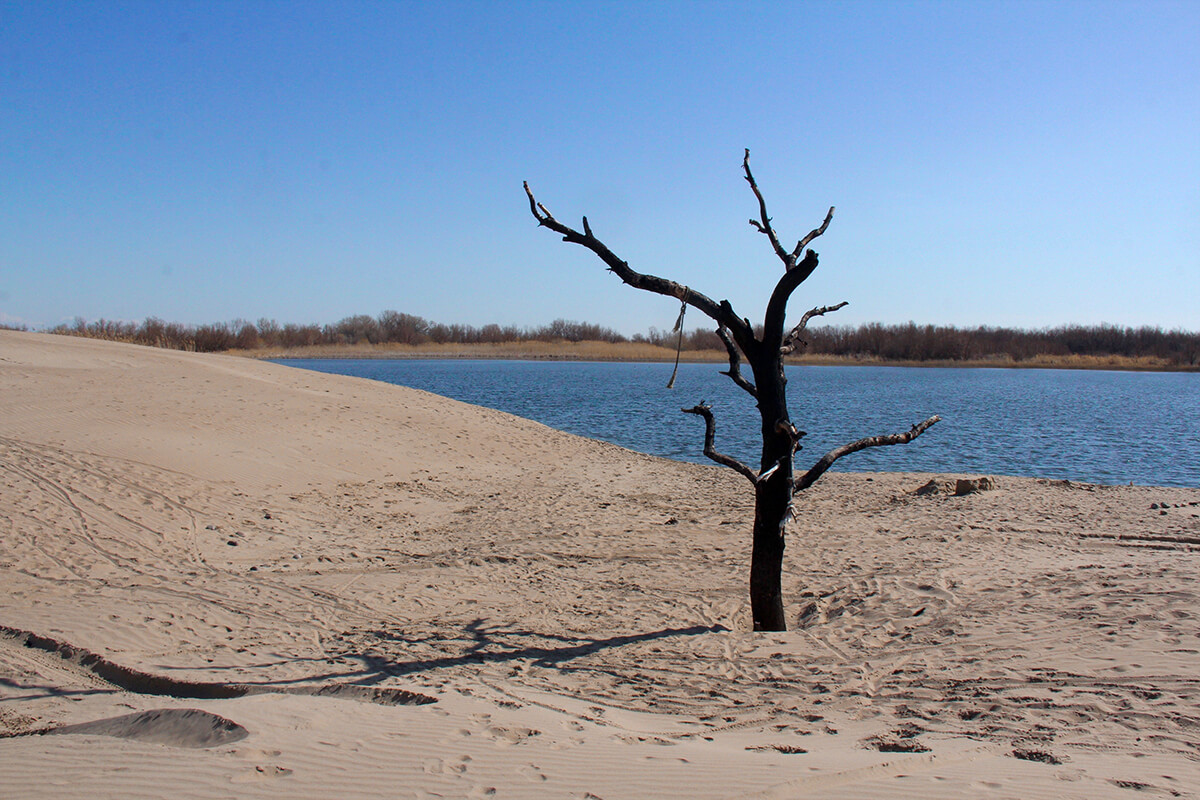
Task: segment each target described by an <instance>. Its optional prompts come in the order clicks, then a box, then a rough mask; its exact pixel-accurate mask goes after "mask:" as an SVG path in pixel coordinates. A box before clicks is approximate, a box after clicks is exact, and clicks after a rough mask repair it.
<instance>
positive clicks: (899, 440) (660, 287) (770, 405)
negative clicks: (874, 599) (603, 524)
mask: <svg viewBox="0 0 1200 800" xmlns="http://www.w3.org/2000/svg"><path fill="white" fill-rule="evenodd" d="M742 170H743V172H744V173H745V174H744V177H745V179H746V182H747V183H749V184H750V188H751V190H752V191H753V192H754V196H755V198H756V199H757V200H758V218H757V219H751V220H750V224H751V225H752V226H753V227H754V228H755V230H757V231H758V232H759V233H761V234H763V235H764V236H766V237H767V239H768V240H769V241H770V243H771V247H772V249H773V250H774V251H775V255H776V256H778V257H779V260H780V261H782V262H783V267H784V271H783V275H782V277H780V279H779V283H777V284H776V286H775V290H774V291H773V292H772V293H771V299H770V300H769V301H768V303H767V310H766V314H765V316H764V318H763V326H762V334H761V336H756V335H755V332H754V327H753V326H752V325H751V324H750V320H749V319H746V318H743V317H740V316H738V314H737V313H735V312H734V310H733V307H732V306H731V305H730V303H729V301H728V300H722V301H721V302H719V303H718V302H717V301H715V300H713V299H711V298H710V297H708V296H707V295H704V294H701V293H700V292H697V291H696V290H695V289H692V288H691V287H688V286H684V285H682V284H679V283H676V282H674V281H671V280H667V279H665V278H660V277H657V276H655V275H646V274H643V273H640V272H636V271H634V270H633V269H632V268H630V266H629V264H627V263H626V262H624V261H622V260H621V259H620V258H618V257H617V256H616V255H615V254H614V253H613V252H612V250H609V249H608V246H607V245H605V244H604V242H602V241H600V240H599V239H598V238H596V236H595V235H594V234H593V233H592V228H591V226H590V225H589V224H588V219H587V217H584V218H583V232H582V233H581V232H580V231H577V230H575V229H574V228H571V227H568V226H566V225H564V224H563V223H561V222H559V221H558V220H557V219H555V218H554V215H553V214H551V213H550V212H549V211H548V210H547V209H546V207H545V206H544V205H542V204H541V203H539V202H538V201H537V200H536V199H534V196H533V192H532V191H530V189H529V184H528V183H526V184H525V194H526V195H527V196H528V197H529V209H530V211H531V212H532V213H533V216H534V218H535V219H536V220H537V221H538V225H540V226H542V227H544V228H549V229H550V230H552V231H554V232H555V233H558V234H560V235H561V236H562V237H563V241H565V242H571V243H572V244H578V245H582V246H584V247H586V248H587V249H588V250H591V251H592V252H593V253H595V254H596V255H597V256H599V257H600V260H602V261H603V262H604V263H605V264H606V265H607V266H608V268H609V269H610V270H612V271H613V272H615V273H616V274H617V277H619V278H620V279H621V280H622V281H624V282H625V283H627V284H629V285H630V286H632V287H634V288H635V289H642V290H644V291H647V292H654V293H656V294H661V295H666V296H668V297H674V298H676V299H677V300H679V301H680V302H681V303H684V304H686V305H688V306H691V307H692V308H695V309H696V310H698V311H700V312H701V313H703V314H705V315H706V316H708V317H709V318H711V319H712V320H713V321H714V322H716V324H717V334H718V335H719V336H720V337H721V341H722V342H724V343H725V349H726V350H727V351H728V353H729V369H728V371H726V372H723V373H722V374H723V375H727V376H729V378H730V379H732V380H733V382H734V383H735V384H737V385H738V386H739V387H741V389H742V390H744V391H745V392H746V393H747V394H749V395H750V396H751V397H753V398H754V399H755V400H756V401H757V404H758V411H759V414H760V416H761V417H762V457H761V459H760V463H759V468H758V470H754V469H752V468H751V467H750V466H748V465H747V464H744V463H742V462H741V461H738V460H737V459H736V458H733V457H731V456H728V455H725V454H722V453H720V452H718V451H717V450H716V449H715V446H714V435H715V431H716V422H715V420H714V419H713V413H712V409H711V408H710V407H708V406H706V405H704V404H703V403H701V404H700V405H697V406H695V407H693V408H685V409H683V411H684V412H686V413H688V414H696V415H698V416H700V417H702V418H703V419H704V424H705V433H704V454H705V455H706V456H708V457H709V458H710V459H712V460H713V461H716V462H717V463H718V464H722V465H724V466H726V467H729V468H730V469H733V470H735V471H736V472H738V473H740V474H741V475H743V476H744V477H745V478H746V479H747V480H749V481H750V482H751V483H752V484H753V485H754V538H753V550H752V554H751V558H750V609H751V614H752V616H753V619H754V630H756V631H782V630H786V627H787V623H786V621H785V619H784V615H783V596H782V592H781V589H780V578H781V571H782V566H783V548H784V538H785V533H786V529H787V524H788V521H789V520H791V519H792V516H793V506H792V503H793V498H794V497H795V495H796V494H798V493H799V492H801V491H803V490H805V489H807V488H808V487H810V486H812V485H813V483H814V482H816V480H817V479H818V478H820V477H821V475H823V474H824V473H825V471H826V470H828V469H829V468H830V467H831V466H832V465H833V463H834V462H835V461H837V460H838V459H839V458H842V457H843V456H846V455H849V454H851V453H855V452H857V451H859V450H864V449H866V448H869V447H882V446H885V445H893V444H904V443H907V442H911V441H912V440H913V439H915V438H916V437H918V436H920V435H921V434H922V433H924V432H925V431H926V430H927V429H928V428H929V427H930V426H931V425H933V424H934V423H936V422H938V420H939V419H940V418H939V417H937V416H933V417H930V418H929V419H927V420H925V421H924V422H921V423H918V424H916V425H914V426H913V427H912V428H911V429H910V430H908V431H905V432H903V433H895V434H891V435H887V436H872V437H869V438H866V439H859V440H858V441H855V442H851V443H849V444H846V445H842V446H841V447H837V448H834V449H833V450H830V451H829V452H828V453H826V454H825V455H824V456H822V457H821V459H820V460H818V461H817V462H816V464H814V465H813V466H812V467H811V468H810V469H809V470H808V471H807V472H804V473H803V474H800V475H797V474H796V473H795V470H794V467H793V460H794V457H795V454H796V453H797V451H799V450H800V449H801V448H800V440H801V438H802V437H803V436H804V435H805V434H804V431H801V430H798V429H797V428H796V426H795V425H793V424H792V422H791V420H790V419H789V417H788V408H787V377H786V375H785V374H784V357H785V356H787V355H788V354H789V353H792V352H794V351H795V350H796V349H797V348H799V347H803V346H804V340H803V338H802V336H803V334H804V330H805V327H806V326H807V325H808V323H809V321H810V320H811V319H812V318H813V317H817V316H821V315H823V314H828V313H830V312H832V311H836V310H837V309H839V308H841V307H842V306H844V305H846V303H844V302H843V303H838V304H836V305H833V306H823V307H817V308H813V309H812V310H810V311H808V312H806V313H805V314H804V315H803V316H802V317H801V318H800V321H799V322H798V323H797V324H796V325H795V327H793V328H792V329H791V330H788V329H787V327H786V324H785V317H786V316H787V304H788V300H789V299H790V298H791V296H792V293H793V292H794V291H795V290H796V288H797V287H798V286H799V285H800V284H801V283H803V282H804V280H805V279H806V278H808V276H809V275H811V274H812V272H813V270H815V269H816V268H817V254H816V253H815V252H813V251H812V250H806V249H805V248H807V247H808V245H809V243H810V242H812V240H813V239H816V238H817V237H818V236H820V235H821V234H823V233H825V229H826V228H827V227H829V221H830V220H831V219H832V218H833V209H832V208H830V209H829V213H828V214H827V215H826V216H825V221H824V222H822V223H821V225H820V227H818V228H815V229H813V230H812V231H810V232H809V233H808V235H806V236H805V237H804V238H803V239H801V240H800V241H799V243H798V244H797V245H796V247H795V248H794V249H792V250H791V251H789V250H787V249H786V248H785V247H784V246H783V245H782V244H781V243H780V240H779V236H778V235H777V234H776V233H775V229H774V228H773V227H772V226H771V218H770V217H769V216H767V204H766V201H765V200H764V199H763V195H762V192H761V191H759V188H758V184H757V183H756V182H755V180H754V175H753V173H751V171H750V151H749V150H746V155H745V157H744V158H743V160H742ZM743 359H745V362H746V363H747V364H749V365H750V372H751V375H752V376H753V379H750V378H748V377H746V376H745V375H744V374H743V373H742V369H741V364H742V360H743Z"/></svg>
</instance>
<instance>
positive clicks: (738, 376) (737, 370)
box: [717, 325, 758, 399]
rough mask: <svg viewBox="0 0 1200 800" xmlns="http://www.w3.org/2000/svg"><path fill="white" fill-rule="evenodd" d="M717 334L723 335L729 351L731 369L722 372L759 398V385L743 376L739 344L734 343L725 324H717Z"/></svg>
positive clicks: (748, 392)
mask: <svg viewBox="0 0 1200 800" xmlns="http://www.w3.org/2000/svg"><path fill="white" fill-rule="evenodd" d="M717 336H720V337H721V341H722V342H723V343H724V344H725V349H726V350H728V351H729V371H728V372H722V373H721V374H722V375H728V376H729V378H730V379H731V380H732V381H733V382H734V383H736V384H737V385H738V386H740V387H742V388H743V389H745V390H746V393H747V394H749V395H750V396H751V397H753V398H755V399H758V387H756V386H755V385H754V384H753V383H751V382H750V381H748V380H746V378H745V377H743V376H742V360H741V357H740V356H739V355H738V349H737V345H736V344H734V343H733V339H731V338H729V331H728V330H726V329H725V326H724V325H719V326H717Z"/></svg>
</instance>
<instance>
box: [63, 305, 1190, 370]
mask: <svg viewBox="0 0 1200 800" xmlns="http://www.w3.org/2000/svg"><path fill="white" fill-rule="evenodd" d="M51 332H52V333H61V334H70V335H75V336H88V337H94V338H101V339H112V340H117V341H124V342H136V343H139V344H145V345H152V346H154V347H165V348H170V349H175V350H194V351H199V352H214V351H221V350H254V349H259V348H284V349H286V348H293V347H311V346H314V345H353V344H388V343H394V344H403V345H422V344H429V343H435V344H447V343H454V344H497V343H502V342H522V341H539V342H555V341H565V342H583V341H600V342H609V343H613V344H616V343H620V342H627V341H633V342H645V343H649V344H654V345H660V346H662V347H667V348H670V349H672V350H673V349H675V347H676V346H677V344H678V343H679V334H678V333H676V332H673V331H663V330H658V329H656V328H651V329H650V330H649V332H648V333H647V334H645V335H642V334H635V335H634V336H632V337H626V336H623V335H622V334H620V333H617V332H616V331H614V330H612V329H611V328H605V327H603V326H601V325H592V324H589V323H586V322H571V321H568V320H562V319H559V320H555V321H554V322H551V323H550V324H549V325H543V326H541V327H535V328H521V327H517V326H512V325H508V326H500V325H495V324H493V325H484V326H483V327H480V328H477V327H474V326H472V325H445V324H442V323H439V322H430V321H429V320H426V319H424V318H422V317H418V316H414V315H412V314H401V313H399V312H397V311H385V312H383V313H382V314H380V315H379V316H377V317H371V316H367V315H365V314H362V315H358V316H353V317H346V318H345V319H343V320H341V321H340V322H336V323H334V324H332V325H296V324H292V323H287V324H284V325H280V324H279V323H278V322H276V321H275V320H271V319H261V320H259V321H258V322H257V323H253V322H248V321H245V320H236V321H234V322H229V323H215V324H212V325H200V326H192V325H181V324H179V323H174V322H164V321H162V320H161V319H158V318H155V317H150V318H148V319H146V320H145V321H144V322H141V323H136V322H113V321H109V320H103V319H101V320H98V321H96V322H87V321H86V320H83V319H76V320H75V323H74V324H73V325H60V326H59V327H57V328H54V329H53V330H52V331H51ZM804 338H805V340H806V341H807V343H808V344H807V347H805V348H804V349H803V350H801V351H800V352H803V353H806V354H809V355H826V356H840V357H845V358H850V359H882V360H885V361H912V362H921V361H987V360H992V359H1012V360H1013V361H1017V362H1020V361H1025V360H1028V359H1032V358H1037V357H1061V356H1099V357H1106V356H1121V357H1126V358H1155V359H1161V360H1162V361H1163V362H1164V363H1166V364H1168V365H1171V366H1176V367H1196V366H1198V365H1200V333H1191V332H1188V331H1182V330H1171V331H1164V330H1163V329H1162V328H1152V327H1140V328H1123V327H1120V326H1116V325H1065V326H1061V327H1057V328H1046V329H1041V330H1032V331H1031V330H1020V329H1013V328H992V327H986V326H984V327H978V328H956V327H953V326H942V325H916V324H914V323H911V322H910V323H907V324H904V325H882V324H879V323H869V324H865V325H859V326H857V327H854V326H821V327H814V328H810V329H809V330H807V331H805V335H804ZM682 349H684V350H718V351H720V350H723V349H724V347H723V345H722V344H721V340H720V339H719V338H718V337H717V335H716V333H715V332H714V331H713V330H706V329H703V328H697V329H696V330H693V331H690V332H687V333H685V334H684V335H683V337H682Z"/></svg>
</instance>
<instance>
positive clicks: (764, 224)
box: [742, 147, 833, 272]
mask: <svg viewBox="0 0 1200 800" xmlns="http://www.w3.org/2000/svg"><path fill="white" fill-rule="evenodd" d="M742 171H743V172H745V173H746V175H745V177H746V183H748V184H750V188H751V189H752V190H753V191H754V196H755V197H756V198H758V219H752V220H750V224H751V225H753V226H754V229H755V230H756V231H758V232H759V233H761V234H763V235H764V236H766V237H767V238H768V239H770V241H771V248H772V249H773V250H774V251H775V255H777V256H779V260H780V261H782V262H783V266H784V269H785V270H786V271H788V272H791V271H792V270H793V269H795V268H796V265H797V264H799V263H800V256H801V255H803V253H804V248H806V247H808V245H809V243H810V242H811V241H812V240H813V239H815V238H817V237H818V236H820V235H821V234H823V233H824V232H825V229H826V228H828V227H829V222H830V220H832V219H833V206H830V207H829V213H828V214H826V215H825V221H824V222H822V223H821V225H820V227H818V228H813V229H812V230H811V231H809V232H808V235H807V236H805V237H804V238H803V239H801V240H800V241H799V242H797V243H796V249H794V250H793V251H792V252H790V253H789V252H788V251H787V250H784V249H783V245H782V244H780V242H779V235H778V234H777V233H775V228H774V227H772V225H771V217H770V216H768V215H767V201H766V200H765V199H764V198H763V194H762V191H761V190H760V189H759V188H758V182H757V181H755V180H754V173H753V172H751V171H750V148H748V147H747V148H746V154H745V156H743V157H742Z"/></svg>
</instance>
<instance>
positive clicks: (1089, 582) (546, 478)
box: [0, 331, 1200, 800]
mask: <svg viewBox="0 0 1200 800" xmlns="http://www.w3.org/2000/svg"><path fill="white" fill-rule="evenodd" d="M631 424H632V423H631ZM849 433H850V434H852V435H853V434H857V433H859V432H857V431H850V432H849ZM698 444H699V442H698ZM0 468H2V474H0V581H3V584H2V585H3V587H4V592H3V594H0V626H3V627H4V629H5V630H7V631H8V633H7V635H3V636H0V733H3V734H8V735H9V736H10V737H11V738H3V739H0V786H2V787H4V791H3V792H0V793H4V794H7V795H11V796H15V797H47V798H48V797H61V796H64V795H74V796H92V797H118V796H119V797H161V796H175V795H186V796H189V797H201V798H203V797H212V798H219V797H228V796H238V797H264V798H265V797H272V798H274V797H277V796H278V795H279V794H280V793H281V792H283V793H287V794H288V796H295V797H333V796H337V797H427V796H447V797H587V796H591V797H600V798H604V799H605V800H614V798H653V797H688V798H724V797H780V798H793V797H844V798H851V797H863V798H879V797H917V796H919V797H922V798H931V799H933V798H952V797H984V796H986V797H1021V798H1037V797H1047V798H1049V797H1053V798H1074V797H1079V798H1085V797H1086V798H1093V797H1108V796H1126V795H1127V796H1131V797H1132V796H1146V795H1147V793H1149V794H1152V795H1160V796H1189V795H1194V794H1195V793H1196V791H1197V787H1200V736H1198V735H1197V733H1196V731H1197V728H1198V726H1200V667H1198V666H1197V665H1198V664H1200V635H1198V634H1200V631H1198V630H1197V626H1196V617H1197V614H1198V613H1200V612H1198V611H1197V608H1200V606H1198V605H1197V594H1196V593H1197V588H1196V587H1197V586H1200V581H1198V579H1200V554H1197V552H1196V549H1197V547H1198V546H1200V544H1198V543H1200V490H1197V489H1163V488H1148V487H1098V486H1089V485H1079V484H1067V483H1064V482H1051V481H1041V480H1036V479H1023V478H1011V477H1004V476H997V477H996V478H995V481H994V485H993V486H991V487H990V488H989V487H984V488H983V490H982V491H974V492H971V493H969V494H962V495H956V494H954V492H953V490H952V487H954V486H956V485H957V484H956V480H957V479H958V478H977V477H979V476H949V475H937V476H933V475H914V474H886V475H884V474H877V475H850V474H833V475H829V476H827V477H826V478H825V479H823V481H822V482H821V483H820V484H818V486H817V487H814V489H812V490H810V491H809V492H806V493H805V495H804V497H803V505H802V507H801V508H800V509H799V516H798V519H797V520H796V522H795V523H794V524H793V527H792V528H791V531H790V543H789V554H788V559H787V563H786V575H787V577H786V581H785V586H784V591H785V597H786V598H787V600H788V601H789V605H788V607H787V613H788V618H789V621H790V622H792V623H793V628H794V630H792V631H789V632H787V633H779V634H755V633H752V632H750V631H749V630H748V627H749V621H748V609H747V602H746V598H745V584H746V576H747V562H748V557H749V553H748V550H749V541H748V538H749V534H748V530H749V524H750V516H751V513H752V509H751V506H750V502H751V498H750V497H749V496H748V492H747V491H746V487H745V482H744V480H743V479H742V478H741V477H740V476H738V475H735V474H733V473H732V472H729V471H727V470H720V469H718V468H715V467H713V468H709V467H702V466H695V465H688V464H680V463H675V462H669V461H665V460H662V459H656V458H651V457H647V456H642V455H638V454H635V453H631V452H629V451H626V450H622V449H620V448H617V447H614V446H611V445H607V444H603V443H599V442H594V441H590V440H586V439H581V438H578V437H574V436H570V435H567V434H563V433H560V432H557V431H553V430H550V429H547V428H545V427H544V426H541V425H538V424H536V423H533V422H529V421H526V420H521V419H518V418H515V417H511V416H508V415H505V414H502V413H499V412H495V411H490V410H486V409H480V408H475V407H471V406H467V405H464V404H461V403H456V402H454V401H450V400H446V399H444V398H439V397H436V396H433V395H429V394H425V393H422V392H417V391H412V390H408V389H403V388H399V387H393V386H387V385H383V384H376V383H372V382H369V381H364V380H358V379H353V378H344V377H339V376H332V375H322V374H315V373H306V372H302V371H299V370H295V369H292V368H288V367H281V366H276V365H272V364H266V363H258V362H251V361H246V360H242V359H235V358H227V357H221V356H206V355H195V354H185V353H172V352H165V351H158V350H151V349H145V348H139V347H133V346H125V345H119V344H112V343H105V342H96V341H87V340H79V339H70V338H64V337H53V336H48V335H40V334H27V333H14V332H6V331H0ZM931 482H932V486H933V489H929V488H928V487H929V486H930V484H931ZM919 489H923V491H921V492H918V490H919ZM39 642H40V643H41V644H42V645H44V646H29V645H30V644H31V643H34V644H36V643H39ZM89 656H90V657H89ZM105 665H109V666H105ZM118 668H119V669H118ZM122 675H133V676H136V677H137V679H136V680H125V679H123V678H122V677H121V676H122ZM180 686H226V687H231V686H232V687H239V689H238V691H235V692H230V693H225V694H221V693H215V694H212V693H210V694H208V695H205V696H204V697H202V698H200V699H196V698H194V697H193V698H190V699H189V698H186V697H184V696H182V694H181V693H180V692H178V691H173V690H172V688H171V687H180ZM422 698H432V699H433V700H435V701H436V702H432V703H424V704H412V703H420V702H422ZM146 714H152V715H157V716H152V717H147V716H146ZM164 715H165V716H164ZM176 715H182V716H181V717H180V718H179V719H174V718H175V716H176ZM201 715H203V716H201ZM114 718H116V719H114ZM164 719H166V720H167V722H164V721H163V720H164ZM96 720H102V721H104V726H103V729H102V730H101V729H97V728H91V729H88V728H86V727H85V728H82V729H81V728H80V727H79V726H80V725H84V726H86V725H89V724H90V725H97V724H99V723H96V722H95V721H96ZM118 720H120V721H118ZM172 720H174V721H172ZM214 720H220V721H221V722H219V723H216V722H214ZM225 723H228V725H229V726H237V728H234V727H230V728H229V730H231V731H236V730H237V729H238V728H241V729H244V730H245V732H246V735H245V737H244V738H240V739H237V740H233V739H221V738H220V736H216V737H215V738H212V739H208V738H205V737H204V735H201V734H199V733H197V731H198V730H199V731H202V730H213V731H216V730H218V729H221V726H222V725H224V724H225ZM206 725H207V726H209V727H208V728H205V727H204V726H206ZM172 726H176V727H172ZM47 728H57V729H58V730H60V731H64V730H71V732H72V733H74V734H76V735H72V736H21V735H16V734H21V733H26V732H33V731H40V730H44V729H47ZM72 728H73V730H72ZM139 729H145V730H152V731H159V732H162V731H165V730H175V731H176V733H174V734H172V735H171V736H170V737H168V738H170V739H171V741H166V742H163V741H158V742H156V741H152V740H147V739H146V738H145V737H141V736H129V735H126V736H123V737H119V738H118V737H114V735H113V733H112V731H114V730H121V731H126V732H127V733H128V732H129V731H133V730H139ZM180 731H182V732H180ZM94 734H103V735H94ZM186 742H192V743H199V745H200V746H194V747H188V748H181V747H177V746H165V745H172V744H174V745H178V744H181V743H186Z"/></svg>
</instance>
